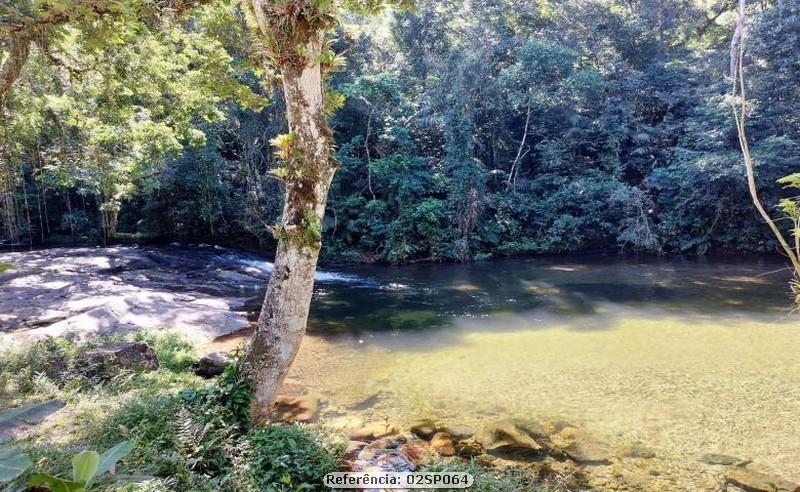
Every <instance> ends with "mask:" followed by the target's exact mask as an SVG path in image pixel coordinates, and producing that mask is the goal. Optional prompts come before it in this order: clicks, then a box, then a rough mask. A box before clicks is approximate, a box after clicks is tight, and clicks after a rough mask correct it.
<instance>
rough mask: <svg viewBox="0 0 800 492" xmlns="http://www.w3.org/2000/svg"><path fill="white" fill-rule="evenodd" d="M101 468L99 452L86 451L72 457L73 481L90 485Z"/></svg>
mask: <svg viewBox="0 0 800 492" xmlns="http://www.w3.org/2000/svg"><path fill="white" fill-rule="evenodd" d="M98 466H100V455H99V454H97V451H84V452H82V453H78V454H76V455H75V456H73V457H72V479H73V480H75V481H76V482H83V483H86V484H88V483H89V482H90V481H91V480H92V478H94V476H95V474H97V467H98Z"/></svg>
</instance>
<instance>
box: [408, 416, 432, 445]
mask: <svg viewBox="0 0 800 492" xmlns="http://www.w3.org/2000/svg"><path fill="white" fill-rule="evenodd" d="M410 430H411V433H412V434H414V435H415V436H417V437H420V438H422V439H428V440H429V439H430V438H431V437H433V435H434V434H436V431H437V430H438V427H437V426H436V423H435V422H434V421H433V420H431V419H419V420H415V421H414V422H413V423H412V424H411V427H410Z"/></svg>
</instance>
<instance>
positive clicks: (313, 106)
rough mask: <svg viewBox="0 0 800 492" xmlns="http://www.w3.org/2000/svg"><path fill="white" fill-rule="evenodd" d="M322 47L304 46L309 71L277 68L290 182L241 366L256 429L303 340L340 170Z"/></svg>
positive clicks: (285, 173) (316, 40)
mask: <svg viewBox="0 0 800 492" xmlns="http://www.w3.org/2000/svg"><path fill="white" fill-rule="evenodd" d="M322 46H323V38H322V32H320V33H319V35H318V36H311V39H310V40H309V41H307V43H306V45H305V48H306V53H308V54H309V55H308V57H307V60H309V61H308V62H307V63H306V64H305V65H304V66H282V67H279V68H280V69H281V74H282V81H283V91H284V97H285V100H286V117H287V120H288V123H289V134H288V135H285V136H283V137H285V138H286V141H285V142H284V143H283V144H278V143H276V144H275V145H276V146H277V147H278V148H279V153H281V154H282V155H281V157H282V158H283V160H284V168H283V169H282V170H281V171H282V172H281V173H276V174H279V175H280V176H282V178H283V179H284V181H285V185H286V198H285V200H286V201H285V204H284V209H283V216H282V218H281V222H280V224H279V225H278V226H276V227H275V228H274V231H273V232H274V233H275V236H276V237H277V239H278V248H277V251H276V253H275V265H274V268H273V271H272V275H271V276H270V280H269V285H268V287H267V293H266V296H265V298H264V303H263V306H262V308H261V315H260V317H259V319H258V325H257V327H256V331H255V333H254V334H253V336H252V337H251V339H250V341H249V342H248V346H247V349H246V351H245V355H244V357H243V359H242V361H241V364H240V367H239V371H240V374H244V375H245V376H246V377H248V378H249V379H250V381H251V382H253V383H254V385H255V389H254V398H253V402H252V406H251V410H252V416H253V419H254V420H255V421H256V422H258V423H262V422H264V421H266V420H267V419H268V417H269V414H270V412H271V410H272V405H273V403H274V401H275V397H276V395H277V391H278V389H279V388H280V386H281V384H282V383H283V380H284V378H285V377H286V374H287V372H288V370H289V366H290V365H291V363H292V361H293V360H294V358H295V355H297V351H298V349H299V348H300V342H301V341H302V338H303V335H304V334H305V330H306V323H307V321H308V311H309V307H310V305H311V295H312V292H313V288H314V273H315V271H316V266H317V258H318V257H319V250H320V247H321V241H320V234H321V228H322V219H323V217H324V215H325V202H326V201H327V197H328V190H329V188H330V184H331V180H332V179H333V174H334V172H335V169H336V168H335V164H334V162H333V161H332V159H331V131H330V128H329V127H328V124H327V122H326V119H325V114H324V104H323V90H322V89H323V81H322V73H321V69H320V65H319V63H318V62H317V60H318V57H319V53H320V52H321V50H322ZM276 140H277V139H276Z"/></svg>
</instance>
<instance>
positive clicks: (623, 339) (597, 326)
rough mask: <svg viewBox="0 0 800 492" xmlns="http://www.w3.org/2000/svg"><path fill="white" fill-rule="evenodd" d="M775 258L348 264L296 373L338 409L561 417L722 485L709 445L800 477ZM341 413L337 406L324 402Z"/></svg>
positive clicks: (679, 486)
mask: <svg viewBox="0 0 800 492" xmlns="http://www.w3.org/2000/svg"><path fill="white" fill-rule="evenodd" d="M782 268H783V265H782V264H781V263H780V262H772V261H766V260H760V259H755V260H749V261H733V260H713V261H712V260H702V259H701V260H676V259H641V260H629V259H622V258H619V257H592V258H585V259H583V258H578V259H574V258H570V259H564V258H560V259H559V258H556V259H506V260H495V261H487V262H477V263H472V264H465V265H442V264H420V265H412V266H404V267H385V266H383V267H378V266H360V267H350V268H346V269H339V270H337V271H336V272H334V273H331V275H338V277H337V278H335V279H334V280H338V281H334V282H318V286H317V289H316V293H315V296H314V304H313V308H312V314H311V320H310V323H309V332H310V336H308V337H306V341H305V342H304V345H303V347H302V349H301V352H300V354H299V356H298V358H297V360H296V362H295V364H294V367H293V369H292V373H291V374H290V377H292V378H294V379H297V380H300V381H301V382H302V383H304V384H305V385H307V386H309V387H311V388H312V389H313V390H314V391H316V392H318V393H319V394H320V395H321V396H322V398H323V400H326V401H327V402H328V403H327V407H326V408H327V415H328V418H335V417H336V416H337V415H344V414H348V415H349V414H355V415H357V416H359V417H361V418H363V419H365V420H375V419H388V420H390V421H392V422H396V423H398V424H399V425H404V424H407V423H408V422H410V421H411V420H413V419H415V418H417V417H433V418H436V419H438V420H441V421H444V422H452V423H457V424H462V425H464V424H465V425H469V426H479V425H481V423H482V422H485V421H486V420H489V419H493V418H499V417H524V418H539V419H547V418H560V419H564V420H567V421H569V422H572V423H574V424H575V425H579V426H581V427H583V428H585V429H587V430H589V431H590V432H592V433H594V434H596V435H598V436H602V438H603V439H605V440H607V441H608V442H610V443H612V444H614V445H622V444H624V443H630V442H640V443H645V444H646V445H648V446H651V447H653V448H655V449H656V450H657V456H658V457H657V459H655V460H653V462H652V463H651V464H649V465H648V466H649V467H651V468H653V469H652V470H651V471H650V473H649V475H648V476H649V478H647V479H645V481H646V482H648V484H646V485H643V486H642V487H643V490H711V489H712V488H713V487H714V486H715V485H714V484H715V479H716V477H717V475H718V474H719V472H720V468H719V467H714V466H709V465H705V464H702V463H701V462H700V461H699V460H698V458H699V457H700V456H701V455H702V454H704V453H724V454H727V455H732V456H734V457H738V458H741V459H742V460H752V461H753V465H752V466H754V467H757V468H759V469H762V470H765V471H768V472H770V473H775V474H777V475H782V476H784V477H785V478H789V479H794V480H795V481H798V480H800V324H799V323H798V317H797V316H796V315H793V314H791V313H790V296H789V293H788V286H787V280H788V273H787V272H786V271H785V270H783V271H779V270H781V269H782ZM323 417H325V414H323Z"/></svg>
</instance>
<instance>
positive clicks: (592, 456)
mask: <svg viewBox="0 0 800 492" xmlns="http://www.w3.org/2000/svg"><path fill="white" fill-rule="evenodd" d="M551 439H552V442H553V444H554V450H555V451H558V452H561V453H564V454H565V455H567V456H568V457H569V458H571V459H572V460H573V461H575V462H576V463H579V464H581V465H607V464H609V463H610V461H611V449H610V448H609V447H608V446H607V445H606V444H605V443H602V442H600V441H598V440H596V439H594V438H592V437H591V436H589V435H588V434H587V433H586V432H584V431H582V430H580V429H577V428H575V427H565V428H563V429H562V430H561V432H559V433H558V434H554V435H553V436H551Z"/></svg>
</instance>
